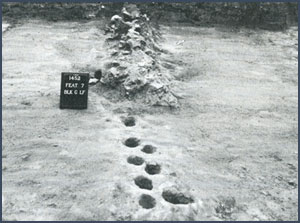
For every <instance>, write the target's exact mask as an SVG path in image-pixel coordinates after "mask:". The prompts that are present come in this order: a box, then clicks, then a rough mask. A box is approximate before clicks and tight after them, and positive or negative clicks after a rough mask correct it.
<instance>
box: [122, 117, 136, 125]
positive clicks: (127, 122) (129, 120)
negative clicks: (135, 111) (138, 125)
mask: <svg viewBox="0 0 300 223" xmlns="http://www.w3.org/2000/svg"><path fill="white" fill-rule="evenodd" d="M123 123H124V125H125V126H127V127H131V126H135V118H134V117H132V116H129V117H126V118H125V119H124V120H123Z"/></svg>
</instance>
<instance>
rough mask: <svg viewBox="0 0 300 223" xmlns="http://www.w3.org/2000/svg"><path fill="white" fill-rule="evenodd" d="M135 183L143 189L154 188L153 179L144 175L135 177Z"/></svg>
mask: <svg viewBox="0 0 300 223" xmlns="http://www.w3.org/2000/svg"><path fill="white" fill-rule="evenodd" d="M134 183H135V184H136V185H137V186H138V187H139V188H141V189H146V190H152V188H153V185H152V180H150V179H148V178H147V177H144V176H138V177H136V178H135V179H134Z"/></svg>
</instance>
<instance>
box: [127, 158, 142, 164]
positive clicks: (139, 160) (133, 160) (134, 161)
mask: <svg viewBox="0 0 300 223" xmlns="http://www.w3.org/2000/svg"><path fill="white" fill-rule="evenodd" d="M127 162H128V163H130V164H133V165H137V166H140V165H142V164H143V163H144V159H143V158H142V157H139V156H129V157H128V158H127Z"/></svg>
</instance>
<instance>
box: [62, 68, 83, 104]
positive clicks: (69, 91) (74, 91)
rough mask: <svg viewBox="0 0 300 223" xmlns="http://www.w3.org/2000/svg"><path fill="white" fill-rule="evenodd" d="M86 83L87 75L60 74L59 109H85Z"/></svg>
mask: <svg viewBox="0 0 300 223" xmlns="http://www.w3.org/2000/svg"><path fill="white" fill-rule="evenodd" d="M88 83H89V74H88V73H67V72H64V73H62V74H61V89H60V108H71V109H85V108H87V101H88Z"/></svg>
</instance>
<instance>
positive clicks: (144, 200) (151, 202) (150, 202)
mask: <svg viewBox="0 0 300 223" xmlns="http://www.w3.org/2000/svg"><path fill="white" fill-rule="evenodd" d="M139 204H140V205H141V206H142V207H143V208H145V209H150V208H154V207H155V205H156V201H155V199H154V198H153V197H152V196H150V195H148V194H142V195H141V196H140V200H139Z"/></svg>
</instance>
